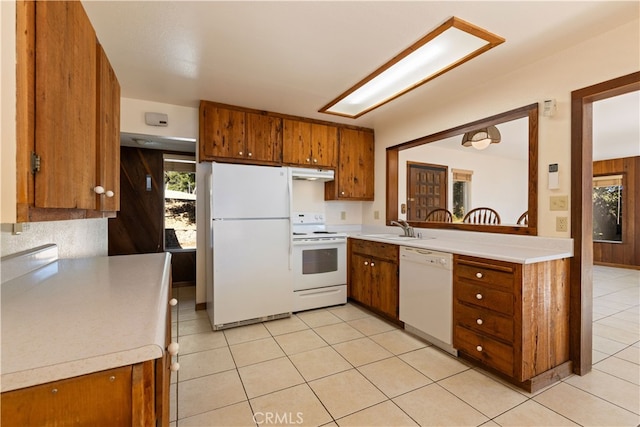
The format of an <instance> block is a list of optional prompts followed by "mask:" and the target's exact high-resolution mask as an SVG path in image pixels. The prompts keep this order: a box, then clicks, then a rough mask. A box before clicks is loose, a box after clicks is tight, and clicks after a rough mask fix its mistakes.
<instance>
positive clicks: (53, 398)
mask: <svg viewBox="0 0 640 427" xmlns="http://www.w3.org/2000/svg"><path fill="white" fill-rule="evenodd" d="M131 386H132V367H131V366H125V367H122V368H116V369H110V370H107V371H102V372H97V373H95V374H89V375H84V376H81V377H75V378H70V379H66V380H60V381H56V382H53V383H48V384H42V385H38V386H34V387H29V388H24V389H19V390H14V391H10V392H5V393H2V424H3V425H6V426H36V425H37V426H59V425H86V426H89V425H95V426H100V425H107V424H108V425H110V426H131V425H132V401H131Z"/></svg>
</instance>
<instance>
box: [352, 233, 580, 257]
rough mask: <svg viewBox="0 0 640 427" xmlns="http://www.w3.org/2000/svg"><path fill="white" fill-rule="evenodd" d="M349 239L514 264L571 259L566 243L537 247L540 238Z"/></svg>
mask: <svg viewBox="0 0 640 427" xmlns="http://www.w3.org/2000/svg"><path fill="white" fill-rule="evenodd" d="M381 234H384V233H381ZM389 234H391V233H389ZM396 234H398V233H396ZM476 234H477V233H476ZM349 237H353V238H357V239H363V240H371V241H376V242H383V243H391V244H395V245H399V246H410V247H414V248H422V249H429V250H433V251H439V252H448V253H452V254H458V255H468V256H475V257H480V258H488V259H493V260H499V261H507V262H513V263H517V264H533V263H537V262H543V261H551V260H555V259H562V258H570V257H572V256H573V251H572V249H571V247H570V246H568V245H566V244H562V245H557V246H554V245H548V244H547V245H544V244H543V245H537V244H535V243H537V242H539V241H543V239H541V238H535V237H528V238H527V239H528V240H525V239H522V238H521V239H512V240H513V241H511V242H504V241H502V242H495V241H492V237H491V236H488V235H487V236H486V238H485V241H479V240H475V239H464V238H458V239H455V238H447V237H435V238H431V237H426V238H413V239H402V240H398V239H396V238H395V237H391V238H386V237H383V236H375V233H350V236H349ZM547 240H549V239H547ZM527 243H530V244H527ZM545 243H546V241H545Z"/></svg>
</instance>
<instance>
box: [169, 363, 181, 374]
mask: <svg viewBox="0 0 640 427" xmlns="http://www.w3.org/2000/svg"><path fill="white" fill-rule="evenodd" d="M170 369H171V370H172V371H173V372H176V371H178V370H179V369H180V364H179V363H178V362H173V363H172V364H171V368H170Z"/></svg>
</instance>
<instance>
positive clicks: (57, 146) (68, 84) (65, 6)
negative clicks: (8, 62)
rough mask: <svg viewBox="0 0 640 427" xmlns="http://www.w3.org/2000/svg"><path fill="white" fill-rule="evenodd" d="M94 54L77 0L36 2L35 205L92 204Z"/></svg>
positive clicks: (88, 25)
mask: <svg viewBox="0 0 640 427" xmlns="http://www.w3.org/2000/svg"><path fill="white" fill-rule="evenodd" d="M96 53H97V50H96V34H95V32H94V30H93V27H92V26H91V22H90V21H89V18H88V17H87V15H86V13H85V11H84V9H83V7H82V4H81V3H80V2H74V1H69V2H57V1H41V2H37V3H36V37H35V76H36V78H35V112H36V113H35V152H36V154H37V155H39V156H40V158H41V163H40V172H38V173H36V175H35V206H36V207H43V208H79V209H95V207H96V197H95V193H94V192H93V187H94V186H95V185H96V164H95V160H96V105H97V102H96V94H97V90H96Z"/></svg>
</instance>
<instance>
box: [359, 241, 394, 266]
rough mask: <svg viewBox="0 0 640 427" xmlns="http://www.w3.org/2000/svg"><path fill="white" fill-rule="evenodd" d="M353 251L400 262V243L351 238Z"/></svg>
mask: <svg viewBox="0 0 640 427" xmlns="http://www.w3.org/2000/svg"><path fill="white" fill-rule="evenodd" d="M351 241H352V243H351V245H352V246H351V247H352V250H353V252H356V253H359V254H363V255H367V256H370V257H375V258H380V259H386V260H389V261H394V262H398V245H393V244H390V243H380V242H372V241H369V240H361V239H351Z"/></svg>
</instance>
